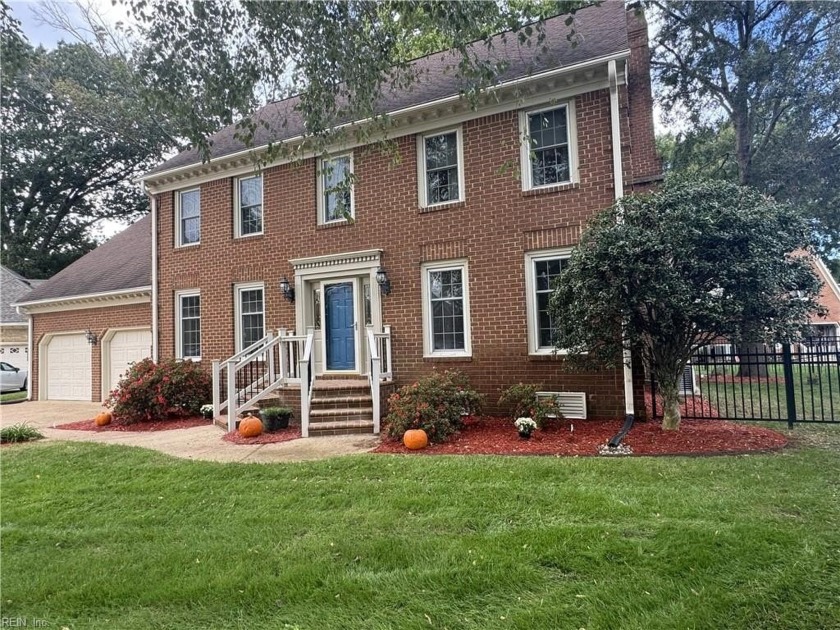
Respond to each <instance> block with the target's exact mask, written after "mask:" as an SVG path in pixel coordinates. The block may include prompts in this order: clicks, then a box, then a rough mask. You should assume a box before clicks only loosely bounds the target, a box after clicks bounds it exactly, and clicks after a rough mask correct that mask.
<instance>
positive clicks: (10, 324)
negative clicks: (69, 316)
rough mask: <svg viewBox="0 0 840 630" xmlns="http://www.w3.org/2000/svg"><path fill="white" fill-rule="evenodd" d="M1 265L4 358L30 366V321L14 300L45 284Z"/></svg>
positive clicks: (0, 317) (0, 350)
mask: <svg viewBox="0 0 840 630" xmlns="http://www.w3.org/2000/svg"><path fill="white" fill-rule="evenodd" d="M42 282H43V280H28V279H27V278H24V277H23V276H21V275H18V274H16V273H15V272H14V271H12V270H11V269H9V268H8V267H4V266H3V265H0V361H2V362H3V363H9V364H10V365H13V366H14V367H16V368H19V369H21V370H28V369H29V321H28V320H27V318H26V316H25V315H22V314H21V313H19V312H18V311H17V309H16V308H15V307H14V303H15V302H17V301H18V300H19V299H21V298H23V297H24V296H25V295H26V294H27V293H29V292H30V291H32V289H34V288H35V287H37V286H38V285H39V284H41V283H42Z"/></svg>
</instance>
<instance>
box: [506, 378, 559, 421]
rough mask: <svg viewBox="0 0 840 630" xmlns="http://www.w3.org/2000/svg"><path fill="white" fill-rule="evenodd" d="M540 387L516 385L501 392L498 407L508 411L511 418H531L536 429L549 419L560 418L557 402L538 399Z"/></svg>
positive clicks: (549, 398) (546, 398)
mask: <svg viewBox="0 0 840 630" xmlns="http://www.w3.org/2000/svg"><path fill="white" fill-rule="evenodd" d="M538 391H540V385H525V384H524V383H517V384H516V385H511V386H510V387H508V388H507V389H506V390H505V391H503V392H502V397H501V398H499V405H500V406H502V407H507V408H508V409H510V417H511V418H514V419H516V418H523V417H524V418H533V419H534V421H535V422H536V423H537V426H538V427H542V426H544V425H545V421H546V420H547V419H548V418H550V417H555V418H562V417H563V414H561V413H560V407H559V406H558V404H557V401H556V400H554V398H551V397H544V398H538V397H537V392H538Z"/></svg>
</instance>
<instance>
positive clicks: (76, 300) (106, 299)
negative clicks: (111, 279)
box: [12, 286, 152, 314]
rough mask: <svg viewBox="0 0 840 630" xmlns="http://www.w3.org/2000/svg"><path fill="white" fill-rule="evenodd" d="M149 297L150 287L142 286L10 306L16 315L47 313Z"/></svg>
mask: <svg viewBox="0 0 840 630" xmlns="http://www.w3.org/2000/svg"><path fill="white" fill-rule="evenodd" d="M151 296H152V287H151V286H144V287H136V288H134V289H119V290H117V291H103V292H102V293H88V294H85V295H67V296H62V297H58V298H46V299H43V300H32V301H29V302H16V303H14V304H12V306H14V307H15V308H17V311H18V313H22V314H30V313H47V312H51V311H65V310H78V309H83V308H99V307H105V306H119V305H121V304H142V303H145V302H150V301H151Z"/></svg>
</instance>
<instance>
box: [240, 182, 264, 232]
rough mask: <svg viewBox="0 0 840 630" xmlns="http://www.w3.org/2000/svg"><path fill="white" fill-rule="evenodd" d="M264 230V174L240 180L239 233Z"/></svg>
mask: <svg viewBox="0 0 840 630" xmlns="http://www.w3.org/2000/svg"><path fill="white" fill-rule="evenodd" d="M259 232H262V176H259V177H249V178H247V179H240V180H239V233H240V234H241V235H243V236H244V235H247V234H257V233H259Z"/></svg>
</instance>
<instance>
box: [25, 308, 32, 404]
mask: <svg viewBox="0 0 840 630" xmlns="http://www.w3.org/2000/svg"><path fill="white" fill-rule="evenodd" d="M27 319H28V320H29V326H28V328H29V334H28V335H27V341H26V343H27V345H28V346H29V347H28V348H27V352H28V353H29V357H28V358H27V361H28V364H29V365H28V368H29V375H28V376H27V377H26V379H27V384H28V385H29V387H27V388H26V400H32V315H28V316H27Z"/></svg>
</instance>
